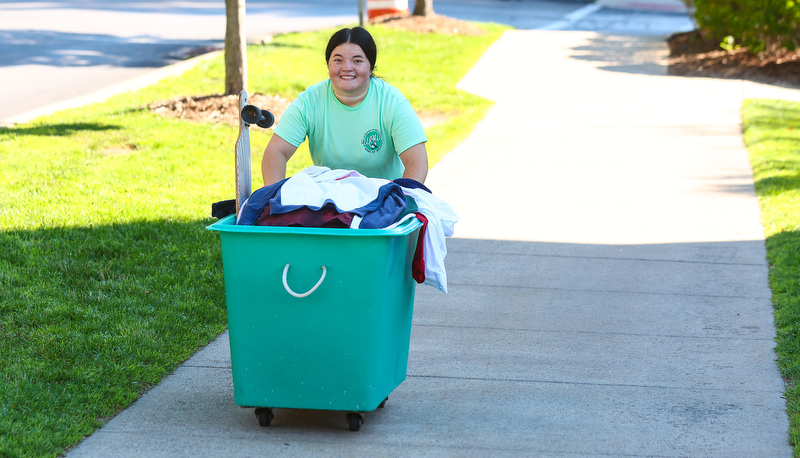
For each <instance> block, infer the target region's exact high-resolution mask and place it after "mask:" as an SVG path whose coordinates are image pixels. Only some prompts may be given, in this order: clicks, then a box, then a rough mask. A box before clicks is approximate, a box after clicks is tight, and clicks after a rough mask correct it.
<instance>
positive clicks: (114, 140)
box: [0, 24, 505, 456]
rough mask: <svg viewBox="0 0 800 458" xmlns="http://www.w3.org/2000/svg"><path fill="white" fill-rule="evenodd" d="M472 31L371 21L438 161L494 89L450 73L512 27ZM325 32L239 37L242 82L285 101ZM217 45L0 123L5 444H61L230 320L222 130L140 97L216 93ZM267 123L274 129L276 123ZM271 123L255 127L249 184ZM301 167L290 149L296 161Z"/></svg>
mask: <svg viewBox="0 0 800 458" xmlns="http://www.w3.org/2000/svg"><path fill="white" fill-rule="evenodd" d="M481 26H482V27H483V28H485V29H486V30H487V34H486V35H483V36H479V37H449V36H441V35H420V34H414V33H410V32H403V31H397V30H390V29H386V28H382V27H377V26H376V27H374V28H372V29H371V31H372V32H373V34H374V36H375V39H376V41H377V42H378V45H379V55H378V62H377V63H378V67H377V74H378V75H379V76H381V77H383V78H384V79H386V80H388V81H389V82H390V83H392V84H394V85H395V86H397V87H398V88H400V90H401V91H403V92H404V93H405V94H406V95H407V96H408V97H409V99H410V100H411V102H412V104H413V105H414V106H415V108H416V109H418V110H421V111H423V112H427V113H433V114H439V115H445V116H446V121H444V122H441V123H439V124H436V125H435V126H432V127H430V128H429V129H428V130H427V133H428V138H429V143H428V151H429V154H430V159H431V165H433V164H435V163H436V161H438V160H439V159H440V158H441V157H442V156H443V155H444V154H446V153H447V152H448V151H450V150H451V149H452V148H453V147H454V146H455V145H457V144H458V143H459V142H460V141H461V140H463V139H464V138H465V137H466V136H467V135H468V134H469V133H470V132H471V131H472V129H473V128H474V126H475V124H476V123H477V122H478V121H479V120H480V119H481V118H482V117H483V116H484V114H485V113H486V111H487V110H488V109H489V108H490V106H491V102H489V101H487V100H485V99H482V98H479V97H476V96H473V95H471V94H468V93H465V92H462V91H459V90H457V89H456V88H455V84H456V83H457V82H458V81H459V80H460V79H461V77H463V76H464V74H465V73H466V72H467V70H468V69H469V68H470V67H471V66H472V65H473V64H474V63H475V62H476V61H477V59H478V58H479V57H480V56H481V54H483V52H484V51H485V50H486V48H487V47H488V46H489V45H490V44H491V43H492V42H494V41H495V40H496V39H497V38H498V37H499V36H500V34H501V33H502V31H503V30H505V28H503V27H500V26H495V25H489V24H484V25H481ZM333 31H334V29H330V30H324V31H320V32H317V33H301V34H287V35H281V36H278V37H275V39H274V41H273V42H272V43H269V44H266V45H259V46H250V47H249V48H248V73H249V74H248V78H249V84H248V91H249V92H251V93H255V92H261V93H267V94H277V95H281V96H284V97H287V98H293V97H295V96H296V95H297V93H298V92H300V91H301V90H302V89H304V88H305V87H306V86H308V85H310V84H312V83H316V82H318V81H320V80H322V79H324V78H326V77H327V72H326V67H325V58H324V49H325V44H326V43H327V39H328V37H330V35H331V34H332V32H333ZM223 65H224V64H223V59H222V57H219V58H216V59H213V60H209V61H205V62H202V63H201V64H199V65H198V66H197V67H196V68H194V69H192V70H190V71H188V72H186V73H185V74H184V75H182V76H180V77H173V78H169V79H167V80H164V81H162V82H160V83H158V84H156V85H154V86H151V87H148V88H146V89H143V90H140V91H137V92H134V93H127V94H122V95H119V96H116V97H114V98H112V99H110V100H108V101H106V102H105V103H102V104H95V105H91V106H87V107H83V108H79V109H72V110H68V111H64V112H61V113H57V114H54V115H52V116H46V117H41V118H38V119H36V120H34V121H32V122H30V123H27V124H22V125H18V126H14V127H12V128H9V129H4V130H0V163H2V164H3V166H2V167H0V361H3V365H2V368H0V456H55V455H57V454H59V453H62V452H63V451H64V450H65V449H66V448H68V447H70V446H73V445H75V444H76V443H78V442H79V441H80V440H81V439H82V438H83V437H84V436H86V435H88V434H91V433H92V432H93V431H94V430H95V429H97V428H98V427H99V426H101V425H102V423H103V419H105V418H108V417H111V416H113V415H114V414H115V413H116V412H118V411H119V410H120V409H123V408H124V407H126V406H128V405H129V404H130V403H131V402H133V401H134V400H136V399H137V398H138V397H139V396H140V395H141V394H142V393H144V392H145V391H147V389H148V388H150V387H152V386H153V385H155V384H157V383H158V382H159V381H160V380H161V379H162V378H163V377H164V376H165V375H167V374H169V373H170V372H171V371H172V370H174V369H175V368H176V367H177V366H179V365H180V364H181V363H182V362H183V361H185V360H186V359H187V358H188V357H190V356H191V355H192V354H193V353H194V352H195V351H196V350H198V349H199V348H201V347H202V346H204V345H205V344H207V343H208V342H210V341H211V340H212V339H214V338H215V337H216V336H218V335H219V334H220V333H221V332H222V331H223V330H224V329H225V326H226V316H225V296H224V291H223V278H222V264H221V257H220V249H219V241H218V239H217V236H216V235H215V234H214V233H212V232H210V231H207V230H205V227H206V226H207V225H208V224H210V223H212V222H213V219H212V218H211V217H210V210H211V204H212V203H213V202H216V201H220V200H226V199H230V198H233V194H234V179H233V144H234V141H235V139H236V135H237V130H236V129H234V128H231V127H227V126H214V125H202V124H192V123H189V122H186V121H181V120H172V119H164V118H161V117H160V116H158V115H155V114H152V113H150V112H149V111H148V110H147V109H144V108H142V107H144V106H146V105H147V104H148V103H149V102H152V101H155V100H163V99H169V98H172V97H177V96H183V95H209V94H218V93H220V92H221V91H222V90H223V89H224V66H223ZM270 132H271V131H270ZM270 132H264V131H262V130H260V129H254V130H253V134H252V146H253V152H252V155H253V161H252V162H253V177H254V183H253V186H254V188H255V187H258V186H260V185H261V182H260V180H261V178H260V177H261V173H260V158H261V152H262V151H263V148H264V147H265V146H266V144H267V141H268V139H269V135H271V133H270ZM307 165H310V160H309V159H308V157H307V154H302V151H301V154H296V155H295V157H294V158H293V159H292V162H291V163H290V170H289V171H290V173H294V172H296V171H297V170H300V169H302V168H304V167H305V166H307Z"/></svg>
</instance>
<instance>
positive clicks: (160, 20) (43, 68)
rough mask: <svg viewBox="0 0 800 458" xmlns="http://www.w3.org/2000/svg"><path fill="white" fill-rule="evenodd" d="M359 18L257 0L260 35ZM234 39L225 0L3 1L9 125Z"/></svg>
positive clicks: (478, 15)
mask: <svg viewBox="0 0 800 458" xmlns="http://www.w3.org/2000/svg"><path fill="white" fill-rule="evenodd" d="M615 1H619V0H615ZM667 1H669V0H667ZM673 1H676V0H673ZM435 7H436V11H437V12H438V13H439V14H444V15H447V16H451V17H455V18H459V19H465V20H479V21H494V22H500V23H505V24H509V25H512V26H514V27H516V28H519V29H539V28H547V27H549V28H553V27H556V28H560V29H575V30H598V31H606V32H613V33H623V32H624V31H626V30H627V31H628V32H630V33H650V34H653V33H655V34H665V33H669V32H672V31H675V30H678V29H682V28H684V29H685V28H687V27H689V22H688V19H687V18H686V16H685V15H681V14H675V13H673V14H655V15H654V14H652V13H649V12H647V11H635V10H615V9H610V8H605V9H603V10H602V11H595V12H593V14H592V15H591V16H581V17H580V18H573V20H567V21H564V18H565V17H566V16H567V15H569V14H570V13H572V12H575V11H580V10H582V8H584V7H585V4H584V3H577V2H571V1H557V0H556V1H541V0H524V1H501V0H465V1H458V0H437V1H436V3H435ZM357 21H358V8H357V3H356V1H355V0H352V1H346V2H345V1H342V2H331V1H326V0H297V1H293V2H283V1H276V0H249V1H248V2H247V25H246V30H247V36H248V39H249V40H250V41H258V40H259V39H261V38H262V37H264V36H265V35H272V34H275V33H281V32H287V31H297V30H309V29H315V28H320V27H324V26H335V25H341V24H352V23H356V22H357ZM224 38H225V10H224V3H222V2H220V1H218V0H198V1H192V2H184V1H173V0H167V1H161V2H150V1H124V0H104V1H102V2H89V1H78V0H57V1H52V2H46V3H45V2H34V1H20V0H17V1H0V47H2V49H3V52H2V53H0V80H2V81H3V85H2V86H0V100H2V101H3V103H2V104H0V126H2V125H8V124H13V123H15V122H25V121H27V120H30V119H31V118H33V117H35V116H39V115H42V114H47V113H50V112H53V111H57V110H59V109H63V108H67V107H71V106H80V105H83V104H86V103H90V102H94V101H99V100H104V99H105V98H107V97H108V96H110V95H112V94H113V93H115V92H118V91H122V90H126V89H128V88H134V89H135V88H137V87H142V86H144V85H148V84H152V82H153V78H157V77H158V75H159V74H158V73H156V72H154V70H156V69H161V68H163V67H165V66H167V65H170V64H174V63H176V62H179V61H180V60H181V59H182V58H184V57H185V56H187V55H191V54H192V53H196V52H198V51H201V52H202V51H207V50H208V49H211V48H217V49H218V48H221V47H222V45H223V43H224ZM174 70H175V71H180V68H177V69H174Z"/></svg>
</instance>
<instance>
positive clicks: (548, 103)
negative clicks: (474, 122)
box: [69, 31, 798, 457]
mask: <svg viewBox="0 0 800 458" xmlns="http://www.w3.org/2000/svg"><path fill="white" fill-rule="evenodd" d="M665 56H666V48H665V45H664V42H663V38H662V37H646V36H638V37H634V36H609V35H605V36H601V35H598V34H595V33H591V32H563V31H559V32H545V31H510V32H507V33H506V34H505V35H504V36H503V37H502V38H501V39H500V40H499V41H498V42H497V43H495V44H494V45H493V46H492V47H491V48H490V49H489V50H488V52H487V53H486V54H485V55H484V57H483V58H482V59H481V60H480V62H479V63H478V64H477V65H476V66H475V67H474V68H473V70H472V71H471V72H470V73H469V74H468V75H467V77H466V78H465V79H464V80H463V81H462V83H461V87H462V88H463V89H465V90H468V91H471V92H474V93H477V94H479V95H482V96H484V97H487V98H490V99H492V100H494V101H496V105H495V106H494V108H493V109H492V110H491V111H490V112H489V114H488V115H487V117H486V118H485V119H484V120H483V121H482V122H481V123H480V125H479V126H478V127H477V129H476V130H475V131H474V133H473V134H472V135H471V136H470V137H469V139H468V140H466V141H465V142H464V143H463V144H461V145H460V146H459V147H458V148H456V150H454V151H453V152H452V153H450V154H449V155H448V156H446V157H445V158H444V159H443V160H442V161H441V162H440V163H439V164H438V165H437V166H436V167H434V168H433V169H432V170H431V173H430V176H429V180H428V182H427V184H428V185H429V186H430V187H431V189H432V190H433V191H434V193H435V194H437V195H438V196H440V197H442V198H444V199H445V200H446V201H447V202H449V203H450V204H451V205H452V206H453V207H454V208H455V210H456V212H457V213H458V214H459V216H460V217H461V221H460V222H459V223H458V224H457V225H456V237H455V238H453V239H450V240H449V243H448V249H449V254H448V258H447V267H448V277H449V280H450V293H449V294H447V295H444V294H442V293H440V292H438V291H437V290H434V289H433V288H430V287H419V288H418V289H417V300H416V303H415V314H414V323H413V329H412V338H411V351H410V358H409V368H408V374H409V375H408V379H407V380H406V381H405V382H404V383H403V384H401V385H400V387H399V388H398V389H397V390H395V391H394V392H393V393H392V395H391V396H390V399H389V402H388V403H387V404H386V407H385V408H384V409H380V410H378V411H375V412H371V413H367V414H366V415H365V424H364V426H363V427H362V429H361V431H360V432H358V433H352V432H350V431H348V430H347V426H346V422H345V420H344V414H343V413H341V412H323V411H292V410H276V416H275V419H274V421H273V424H272V426H270V427H269V428H261V427H259V426H258V423H257V421H256V419H255V417H254V415H253V410H252V409H241V408H239V407H237V406H236V405H235V404H234V402H233V387H232V383H231V370H230V359H229V354H228V347H227V337H226V336H225V335H223V336H222V337H221V338H220V339H219V340H217V341H216V342H214V343H212V344H211V345H210V346H209V347H207V348H206V349H204V350H203V351H201V352H199V353H198V354H197V355H196V356H195V357H193V358H192V359H191V360H189V361H188V362H187V363H186V364H185V365H184V366H182V367H181V368H180V369H178V370H177V371H176V372H175V373H173V374H172V375H170V376H169V377H167V379H165V380H164V382H163V383H162V384H160V385H158V386H157V387H155V388H154V389H153V390H152V391H150V392H149V393H147V394H146V395H145V396H143V397H142V398H141V399H140V400H139V401H138V402H136V403H135V404H134V405H133V406H132V407H130V408H129V409H127V410H125V411H123V412H122V413H120V414H119V415H118V416H117V417H115V418H114V419H112V420H111V421H109V422H108V424H106V425H105V427H103V428H102V429H101V430H99V431H98V432H97V433H95V434H94V435H92V436H91V437H89V438H87V439H86V440H85V441H84V442H83V443H81V444H80V445H79V446H78V447H77V448H75V449H74V450H72V451H71V453H70V454H69V456H71V457H83V456H137V457H138V456H190V455H191V456H253V455H275V454H277V455H290V456H301V455H302V456H340V455H346V454H352V455H361V456H368V455H374V456H441V455H447V456H479V455H486V454H500V455H509V456H607V455H612V456H623V455H624V456H629V455H635V456H704V457H706V456H724V457H736V456H741V457H752V456H791V455H792V450H791V448H790V446H789V444H788V434H787V429H788V420H787V417H786V413H785V411H784V407H785V406H784V400H783V399H782V397H781V396H782V393H783V389H784V387H783V382H782V380H781V378H780V376H779V374H778V370H777V367H776V365H775V362H774V359H775V354H774V352H773V345H774V337H775V330H774V327H773V317H772V306H771V301H770V290H769V288H768V284H767V264H766V261H765V250H764V242H763V232H762V228H761V225H760V219H759V218H760V216H759V208H758V202H757V200H756V197H755V195H754V192H753V183H752V174H751V170H750V167H749V163H748V159H747V152H746V150H745V148H744V146H743V144H742V139H741V135H740V126H739V123H740V119H739V108H740V106H741V102H742V99H743V97H750V96H758V95H759V94H760V93H759V92H757V91H759V90H762V89H770V90H776V91H779V92H775V93H772V94H769V95H770V96H775V95H776V94H780V96H781V97H785V98H798V95H797V93H796V91H784V90H779V89H774V88H770V87H767V86H759V85H753V84H747V83H742V82H740V81H724V80H713V79H689V78H679V77H668V76H665V75H666V67H665V65H664V57H665Z"/></svg>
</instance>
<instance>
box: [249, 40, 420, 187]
mask: <svg viewBox="0 0 800 458" xmlns="http://www.w3.org/2000/svg"><path fill="white" fill-rule="evenodd" d="M325 59H326V62H327V65H328V76H329V79H327V80H325V81H322V82H320V83H317V84H315V85H313V86H311V87H309V88H308V89H306V90H305V91H304V92H302V93H301V94H300V95H299V96H298V97H297V98H296V99H295V100H294V102H292V104H291V105H289V107H288V108H287V109H286V112H285V113H284V114H283V116H282V118H281V120H280V121H279V122H278V124H277V126H276V128H275V133H274V135H273V136H272V138H271V139H270V141H269V144H268V145H267V148H266V149H265V150H264V157H263V159H262V161H261V173H262V175H263V178H264V184H265V185H269V184H272V183H275V182H277V181H280V180H282V179H283V178H285V177H286V163H287V162H288V161H289V159H290V158H291V157H292V155H294V153H295V151H296V150H297V148H298V147H299V146H300V145H301V144H302V143H303V142H304V141H305V140H306V138H308V147H309V150H310V152H311V159H312V161H313V163H314V165H321V166H327V167H330V168H332V169H347V170H356V171H358V172H360V173H361V174H362V175H365V176H368V177H372V178H385V179H389V180H394V179H396V178H411V179H414V180H416V181H419V182H424V181H425V178H426V176H427V174H428V153H427V150H426V148H425V142H427V140H428V139H427V137H426V135H425V130H424V129H423V127H422V123H421V122H420V120H419V118H418V117H417V114H416V112H415V111H414V109H413V108H412V107H411V104H410V103H409V101H408V99H407V98H406V97H405V96H404V95H403V94H402V93H401V92H400V91H399V90H398V89H397V88H395V87H394V86H392V85H390V84H389V83H387V82H385V81H383V80H381V79H379V78H376V77H375V76H374V75H373V70H374V69H375V61H376V59H377V46H376V44H375V41H374V40H373V38H372V36H371V35H370V33H369V32H367V31H366V30H365V29H363V28H361V27H354V28H352V29H350V28H345V29H341V30H339V31H337V32H336V33H334V34H333V36H331V38H330V40H329V41H328V45H327V48H326V51H325Z"/></svg>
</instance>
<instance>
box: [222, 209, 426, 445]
mask: <svg viewBox="0 0 800 458" xmlns="http://www.w3.org/2000/svg"><path fill="white" fill-rule="evenodd" d="M421 226H422V223H420V222H419V220H417V219H416V218H412V219H409V220H407V221H406V222H404V223H401V224H400V225H399V226H397V227H395V228H391V229H338V228H337V229H324V228H303V227H267V226H237V225H236V224H235V217H234V216H233V215H231V216H228V217H226V218H223V219H221V220H220V221H218V222H216V223H214V224H212V225H210V226H208V229H209V230H212V231H218V232H219V233H220V242H221V246H222V264H223V273H224V276H225V298H226V303H227V312H228V333H229V337H230V350H231V366H232V371H233V387H234V399H235V402H236V404H237V405H240V406H243V407H255V408H256V416H257V417H258V421H259V423H260V424H261V425H262V426H268V425H269V424H270V421H271V420H272V418H273V411H272V409H273V408H293V409H315V410H341V411H349V412H350V413H349V414H348V416H347V419H348V422H349V423H350V429H353V430H358V428H359V427H360V425H361V423H362V422H363V416H362V415H361V413H360V412H366V411H372V410H375V409H376V408H378V407H382V406H383V402H384V401H385V400H386V399H387V398H388V396H389V393H391V392H392V390H394V389H395V388H396V387H397V386H398V385H399V384H400V383H401V382H403V380H405V378H406V368H407V365H408V347H409V340H410V334H411V316H412V311H413V307H414V293H415V288H416V284H415V281H414V280H413V278H412V277H411V262H412V259H413V256H414V252H415V249H416V245H417V238H418V236H419V232H420V231H419V229H420V227H421Z"/></svg>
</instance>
